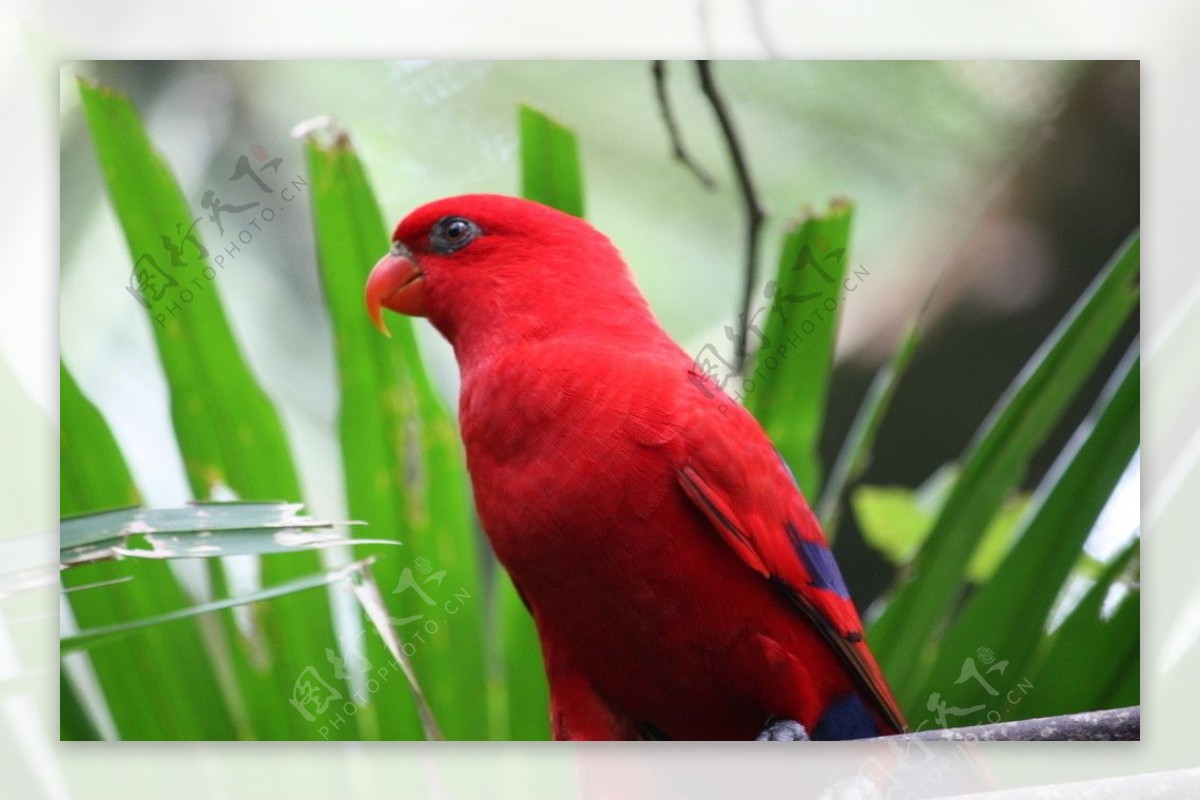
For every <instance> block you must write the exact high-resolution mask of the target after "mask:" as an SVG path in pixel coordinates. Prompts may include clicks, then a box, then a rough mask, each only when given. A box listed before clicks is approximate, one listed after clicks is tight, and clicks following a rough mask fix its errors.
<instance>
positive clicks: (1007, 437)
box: [870, 235, 1139, 708]
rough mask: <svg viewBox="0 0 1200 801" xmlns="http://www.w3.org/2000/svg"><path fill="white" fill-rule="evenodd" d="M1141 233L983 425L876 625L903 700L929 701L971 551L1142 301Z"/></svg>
mask: <svg viewBox="0 0 1200 801" xmlns="http://www.w3.org/2000/svg"><path fill="white" fill-rule="evenodd" d="M1138 254H1139V249H1138V238H1137V236H1136V235H1135V236H1134V237H1133V238H1132V239H1131V240H1130V241H1129V242H1128V243H1127V244H1126V245H1125V246H1124V247H1123V248H1122V250H1121V252H1120V253H1119V254H1118V255H1117V257H1116V258H1114V259H1113V261H1112V262H1111V263H1110V264H1109V265H1108V266H1107V267H1106V268H1105V269H1104V270H1103V272H1102V273H1101V274H1100V276H1098V277H1097V279H1096V280H1095V282H1094V283H1093V284H1092V286H1091V287H1090V288H1089V289H1088V290H1087V292H1086V293H1085V294H1084V296H1083V297H1082V298H1080V300H1079V302H1078V303H1076V305H1075V307H1074V308H1073V309H1072V310H1071V312H1070V313H1069V314H1068V315H1067V317H1066V319H1064V320H1063V321H1062V323H1061V324H1060V325H1059V327H1058V329H1057V330H1056V331H1055V332H1054V333H1053V334H1051V336H1050V337H1049V338H1048V339H1047V341H1046V342H1045V344H1044V345H1043V346H1042V347H1041V349H1039V351H1038V352H1037V353H1036V354H1035V355H1034V356H1033V358H1032V359H1031V360H1030V362H1029V364H1028V365H1027V366H1026V367H1025V369H1024V370H1022V372H1021V374H1020V375H1019V376H1017V378H1016V379H1015V380H1014V382H1013V383H1012V385H1011V386H1010V387H1009V390H1008V392H1007V393H1006V394H1005V396H1004V397H1003V398H1001V399H1000V401H999V403H998V404H997V405H996V407H995V409H994V410H993V412H992V414H991V415H990V416H989V417H988V419H987V420H986V421H985V422H984V424H983V425H982V427H981V428H980V430H979V432H978V433H977V434H976V437H975V440H974V442H973V443H972V445H971V446H970V448H969V449H968V453H967V455H966V457H965V458H964V459H963V461H962V463H963V465H964V467H963V472H962V476H961V477H960V478H959V480H958V482H957V483H956V484H955V487H954V490H953V492H952V493H951V495H950V498H949V499H948V501H947V502H946V505H945V508H944V509H943V510H942V513H941V514H940V515H939V517H938V520H937V523H936V524H935V525H934V528H933V531H932V533H931V534H930V535H929V539H928V540H927V542H926V544H925V546H924V547H923V548H922V549H921V552H920V553H919V554H918V556H917V558H916V561H915V562H914V563H913V566H912V567H913V569H912V571H911V573H910V575H909V576H908V577H907V579H906V580H905V581H904V583H903V584H901V586H900V587H899V589H898V590H897V591H896V592H895V594H894V596H893V597H892V598H891V601H890V602H889V603H888V604H887V607H886V608H885V609H884V611H883V614H882V616H881V617H880V618H879V619H878V620H877V621H876V622H875V624H874V625H873V626H872V627H871V631H870V639H871V643H872V647H873V650H874V651H875V654H876V656H877V657H878V659H879V661H880V662H881V664H882V665H883V667H884V671H885V673H886V674H887V675H888V677H889V678H890V679H891V681H892V683H893V689H894V690H895V692H896V694H897V696H898V697H899V698H900V700H901V704H902V705H903V706H905V707H907V708H911V707H913V706H915V705H917V704H919V703H920V698H919V695H918V691H919V688H920V687H921V684H922V683H923V682H924V680H925V677H926V676H927V675H928V671H929V669H930V667H931V664H932V657H933V650H932V646H934V645H935V644H936V643H937V641H938V640H939V638H940V637H941V636H942V634H943V631H944V628H945V626H946V624H947V622H948V618H949V616H950V615H951V614H952V613H953V610H954V605H955V603H956V601H957V600H958V598H959V596H960V594H961V592H962V588H963V581H964V579H965V577H966V569H967V564H968V560H969V557H970V555H971V554H972V553H973V552H974V551H975V549H976V548H977V547H978V544H979V541H980V539H981V537H982V536H983V534H984V532H985V531H987V528H988V524H989V523H990V522H991V520H992V518H993V517H994V516H995V514H996V512H997V510H998V509H999V508H1000V505H1001V504H1002V503H1003V501H1004V498H1005V497H1006V496H1007V495H1008V494H1009V492H1011V490H1012V489H1013V488H1014V487H1015V486H1017V484H1018V482H1020V481H1021V479H1022V478H1023V477H1024V475H1025V472H1026V470H1027V468H1028V466H1029V462H1030V460H1031V459H1032V458H1033V455H1034V454H1035V453H1036V452H1037V450H1038V448H1040V447H1041V445H1042V444H1043V443H1044V442H1045V439H1046V437H1047V436H1048V435H1049V434H1050V432H1051V431H1052V430H1053V429H1054V427H1055V425H1056V423H1057V422H1058V420H1059V418H1060V417H1061V415H1062V414H1063V412H1064V411H1065V410H1066V409H1067V408H1068V407H1069V405H1070V404H1071V402H1072V401H1073V400H1074V399H1075V396H1076V394H1077V393H1078V391H1079V389H1080V387H1081V386H1082V385H1083V383H1084V381H1085V380H1086V379H1087V378H1088V376H1089V375H1090V374H1091V372H1092V370H1093V369H1094V368H1095V365H1096V364H1097V362H1098V361H1099V359H1100V358H1101V357H1102V356H1103V355H1104V353H1105V352H1106V351H1107V350H1108V346H1109V345H1110V343H1111V342H1112V340H1113V338H1114V337H1115V336H1116V334H1117V333H1118V331H1119V330H1120V329H1121V326H1122V325H1123V324H1124V322H1125V320H1126V318H1127V317H1128V316H1129V314H1130V312H1131V311H1132V310H1134V309H1136V308H1137V297H1138V290H1137V275H1138V266H1139V258H1138Z"/></svg>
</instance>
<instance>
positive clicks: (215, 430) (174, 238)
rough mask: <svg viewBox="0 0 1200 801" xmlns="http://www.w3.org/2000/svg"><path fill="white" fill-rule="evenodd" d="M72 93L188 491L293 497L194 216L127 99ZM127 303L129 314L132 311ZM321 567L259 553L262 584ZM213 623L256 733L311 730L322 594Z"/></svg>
mask: <svg viewBox="0 0 1200 801" xmlns="http://www.w3.org/2000/svg"><path fill="white" fill-rule="evenodd" d="M79 91H80V96H81V98H82V101H83V110H84V114H85V117H86V120H87V124H88V129H89V131H90V133H91V137H92V142H93V144H94V145H95V148H96V154H97V156H98V158H99V163H100V168H101V173H102V175H103V177H104V183H105V186H106V188H107V190H108V196H109V199H110V201H111V203H112V207H113V210H114V211H115V213H116V216H117V219H118V221H119V222H120V224H121V229H122V231H123V233H124V235H125V241H126V243H127V245H128V246H129V253H130V258H131V262H132V264H133V266H134V268H135V269H136V270H139V271H142V273H141V275H142V276H144V277H149V278H152V279H153V280H154V281H155V282H156V283H154V284H153V289H148V290H147V291H146V292H142V291H141V290H142V288H143V282H141V281H139V280H138V279H137V278H136V277H134V276H133V275H131V273H129V272H126V271H124V270H122V271H121V272H120V273H116V272H114V275H113V280H114V281H116V280H121V281H122V282H123V283H125V284H126V288H127V289H128V291H129V293H130V295H131V296H133V298H134V300H136V301H137V303H141V304H145V305H147V306H148V308H146V313H147V318H148V321H149V323H150V327H151V330H152V331H153V332H154V339H155V343H156V345H157V347H158V353H159V357H160V359H161V362H162V367H163V372H164V373H165V377H166V380H167V386H168V389H169V392H170V403H171V419H172V422H173V423H174V428H175V436H176V438H177V440H178V443H179V448H180V451H181V453H182V455H183V462H184V467H185V469H186V472H187V478H188V483H189V485H190V486H191V489H192V493H193V495H194V497H196V498H197V499H202V500H203V499H209V498H213V497H219V495H221V494H225V493H226V492H230V493H232V494H234V495H235V496H236V497H238V498H241V499H246V500H264V499H272V498H288V499H293V500H294V499H299V498H300V487H299V481H298V479H297V475H296V470H295V467H294V465H293V463H292V457H291V451H290V448H289V447H288V443H287V441H286V439H285V438H284V434H283V427H282V425H281V424H280V421H279V417H278V415H277V414H276V412H275V409H274V407H273V406H272V405H271V402H270V400H269V399H268V398H267V396H266V394H265V393H264V392H263V390H262V388H261V387H260V386H259V385H258V382H257V381H256V380H255V377H254V376H253V374H252V373H251V371H250V369H249V367H248V365H247V364H246V361H245V359H244V357H243V355H242V353H241V350H240V348H239V347H238V345H237V342H236V341H235V340H234V337H233V332H232V331H231V330H230V327H229V324H228V321H227V320H226V317H225V312H224V310H223V308H222V306H221V301H220V297H219V295H218V289H217V285H218V283H219V280H220V273H219V272H218V271H217V269H216V268H215V267H213V266H212V265H211V264H210V263H209V262H208V261H207V260H206V259H205V258H203V257H201V256H200V255H199V253H200V252H204V253H207V250H204V251H201V248H203V244H202V239H203V236H202V235H201V234H202V229H201V227H199V224H200V221H201V220H202V219H203V217H202V216H201V215H197V214H195V213H194V212H193V211H192V210H191V208H190V207H189V206H188V203H187V201H186V200H185V199H184V196H183V193H182V192H181V191H180V189H179V187H178V185H177V184H176V182H175V178H174V176H173V175H172V174H171V172H170V169H169V168H168V167H167V165H166V163H165V162H164V161H163V159H162V158H161V157H160V156H159V155H158V154H157V153H156V152H155V150H154V148H153V146H152V145H151V143H150V140H149V137H148V136H147V135H146V132H145V130H144V128H143V127H142V123H141V120H140V119H139V118H138V114H137V111H136V109H134V107H133V104H132V103H131V102H130V101H129V99H128V98H126V97H125V96H123V95H121V94H119V93H117V92H115V91H113V90H111V89H107V88H104V87H100V86H96V85H94V84H91V83H89V82H88V81H85V80H82V79H81V80H80V81H79ZM293 185H294V186H296V185H298V184H297V183H296V182H293ZM267 202H268V203H269V202H270V201H267ZM264 219H265V217H264ZM186 232H191V236H194V237H195V238H196V239H195V242H196V244H185V237H184V234H185V233H186ZM168 242H172V243H173V244H176V245H177V247H178V249H179V254H178V255H179V257H180V258H181V259H182V260H183V261H184V262H185V263H184V264H182V265H174V264H173V263H172V258H171V256H172V254H171V253H170V252H169V250H168V248H167V243H168ZM215 261H216V259H215V258H214V259H213V262H215ZM209 272H211V273H212V274H213V278H211V279H210V278H209V277H208V273H209ZM172 281H173V282H175V283H174V284H172V283H171V282H172ZM159 290H161V292H160V291H159ZM134 300H131V302H130V309H131V310H132V309H134V308H136V306H135V303H134ZM266 302H268V301H266V300H264V303H266ZM209 565H210V574H211V575H210V578H211V581H212V583H213V585H214V586H215V588H216V590H217V592H222V591H223V590H224V585H225V578H224V575H223V573H222V571H221V568H220V567H219V566H218V565H217V563H216V562H215V561H214V562H210V563H209ZM320 566H321V565H320V557H319V555H318V554H315V553H312V552H297V553H292V554H288V555H286V556H276V557H272V558H270V559H264V560H262V564H261V577H262V582H263V584H264V585H266V586H271V585H277V584H282V583H284V582H287V581H290V580H292V579H298V578H301V577H303V576H307V575H312V574H313V573H316V572H319V570H320ZM222 623H223V626H224V630H225V637H226V641H227V646H228V649H229V652H230V654H231V658H233V659H234V669H235V671H236V674H237V676H238V681H239V682H240V683H241V686H242V687H243V689H244V690H246V692H247V693H248V694H249V695H250V696H251V697H253V698H255V699H257V700H258V702H257V703H254V704H251V705H249V706H248V708H249V709H250V711H251V713H252V715H253V717H254V720H253V726H254V730H255V736H257V737H259V738H263V739H306V738H313V737H316V736H318V734H317V732H316V731H315V729H314V727H313V726H311V725H308V722H307V721H305V720H304V719H303V718H302V716H301V715H299V714H298V713H297V711H296V710H295V709H293V708H292V706H291V704H289V703H288V699H289V698H290V697H291V693H292V690H293V688H294V685H295V682H296V681H297V679H298V677H299V676H301V675H302V673H303V672H304V671H305V670H306V669H307V668H308V667H310V666H312V665H315V664H321V663H322V662H324V660H325V650H326V649H327V648H330V647H334V646H336V643H337V640H336V638H335V636H334V631H333V623H332V618H331V613H330V608H329V605H328V603H326V602H325V599H324V598H323V597H320V594H319V593H309V594H304V595H293V596H286V597H283V598H280V599H277V600H276V602H274V603H272V604H269V605H265V606H264V607H263V608H262V609H261V610H260V615H259V619H258V621H257V623H258V626H257V627H256V629H255V631H256V634H255V635H254V636H253V637H252V638H250V639H247V638H245V637H242V636H241V635H240V633H239V632H238V631H237V629H236V626H235V625H234V621H233V618H232V616H231V615H229V614H228V613H227V614H225V615H223V616H222ZM341 682H342V680H340V679H338V680H336V681H335V683H340V684H341V686H340V687H339V691H340V692H342V693H343V694H346V693H348V692H349V687H348V686H346V685H345V684H344V683H341ZM357 727H358V724H357V721H356V720H355V719H350V720H349V721H348V722H347V723H346V725H345V726H342V727H339V728H337V729H336V732H335V734H336V736H338V737H347V738H351V739H353V738H354V737H356V736H357Z"/></svg>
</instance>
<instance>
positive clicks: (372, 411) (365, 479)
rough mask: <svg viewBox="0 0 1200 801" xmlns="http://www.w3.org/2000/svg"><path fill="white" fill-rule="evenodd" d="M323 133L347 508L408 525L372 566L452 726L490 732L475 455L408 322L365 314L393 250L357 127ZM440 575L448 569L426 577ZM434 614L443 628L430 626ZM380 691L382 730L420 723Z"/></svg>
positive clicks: (318, 214) (375, 651) (450, 732)
mask: <svg viewBox="0 0 1200 801" xmlns="http://www.w3.org/2000/svg"><path fill="white" fill-rule="evenodd" d="M328 133H329V132H328V131H324V130H322V131H314V132H313V135H312V136H310V137H309V139H308V141H307V142H306V144H305V150H306V153H307V158H308V168H309V176H310V180H311V183H312V186H313V214H314V225H315V230H316V237H317V242H316V244H317V254H318V263H319V266H320V270H321V280H322V285H323V287H324V291H325V297H326V300H327V303H328V307H329V312H330V317H331V320H332V323H333V328H334V342H335V344H336V348H337V351H336V359H337V365H338V377H339V383H340V389H341V401H340V406H339V410H338V430H339V434H340V444H341V451H342V463H343V471H344V475H345V480H346V498H347V502H348V505H349V511H350V514H351V515H352V516H353V517H355V518H356V519H359V520H364V521H366V523H367V531H368V532H369V533H370V534H371V535H372V536H376V537H390V538H397V539H399V538H403V539H404V541H405V552H406V557H407V558H406V561H405V562H404V563H402V562H401V561H400V560H399V559H397V558H384V559H380V560H379V561H378V562H376V564H375V566H374V568H373V573H374V575H375V577H376V580H377V581H378V582H379V584H380V586H382V587H385V588H387V589H388V590H390V591H391V592H390V593H389V594H388V596H387V601H388V604H389V607H390V608H391V609H392V612H393V614H394V615H395V616H396V617H398V618H401V619H412V620H413V622H412V623H411V624H409V625H408V626H407V627H404V626H401V627H400V629H399V632H398V633H399V635H400V636H401V637H402V638H407V639H408V640H409V646H410V649H411V650H413V653H412V655H411V658H412V662H413V669H414V670H415V672H416V676H417V678H418V679H419V681H420V683H421V686H422V687H423V688H424V690H425V692H426V694H427V696H428V699H429V703H430V705H431V707H432V710H433V713H434V715H436V717H437V720H438V722H439V723H440V725H441V726H442V728H443V730H444V733H445V735H446V736H447V737H448V738H450V739H482V738H484V737H486V736H487V714H486V710H487V703H486V698H487V692H486V683H485V675H484V674H485V666H484V652H483V608H482V604H483V599H482V596H483V593H482V591H481V589H480V586H481V583H480V568H479V563H478V561H479V560H478V557H477V554H478V544H477V542H476V535H475V528H474V525H473V523H472V520H471V517H470V508H471V506H470V498H469V494H468V481H467V475H466V468H465V465H464V463H463V457H462V453H461V449H460V446H459V444H458V437H457V434H456V432H455V429H454V423H453V420H452V419H451V417H450V415H449V414H448V413H447V412H446V410H445V409H444V407H443V406H442V404H441V402H440V401H439V399H438V398H437V396H436V395H435V394H434V392H433V388H432V386H431V385H430V382H429V379H428V376H427V375H426V373H425V370H424V367H423V365H422V362H421V356H420V352H419V351H418V349H417V343H416V339H415V337H414V334H413V328H412V322H411V321H410V320H409V319H408V318H404V317H399V316H397V317H394V318H393V319H392V320H391V321H390V328H391V331H392V338H391V339H390V340H389V339H386V338H384V337H383V336H381V335H380V334H379V332H378V331H376V330H375V329H374V327H373V326H372V325H371V322H370V320H369V318H368V316H367V313H366V308H365V305H364V302H363V290H364V287H365V286H366V281H367V276H368V275H369V274H370V271H371V268H372V267H373V266H374V264H375V262H376V261H377V260H378V259H379V258H380V257H381V256H382V255H383V254H384V253H386V252H387V249H388V243H389V241H390V236H389V233H388V228H387V227H385V224H384V220H383V216H382V214H381V213H380V209H379V204H378V202H377V201H376V199H375V195H374V193H373V192H372V190H371V186H370V183H369V181H368V180H367V176H366V173H365V171H364V169H363V165H362V163H361V162H360V160H359V158H358V155H357V154H356V153H355V151H354V149H353V147H352V145H351V143H350V140H349V138H348V137H347V136H346V135H345V134H344V133H341V132H337V133H336V135H334V136H333V137H332V141H328V142H325V141H322V140H323V139H326V138H329V137H327V136H326V134H328ZM438 575H442V576H444V580H442V579H438V583H437V584H436V585H432V584H429V583H428V582H429V581H430V580H431V577H432V576H438ZM439 593H440V594H439ZM459 595H461V596H463V597H462V598H461V599H460V600H458V601H456V600H454V599H455V597H456V596H459ZM447 604H450V607H449V608H450V609H453V610H454V612H453V613H450V612H448V611H447V608H446V605H447ZM418 616H422V619H420V620H418V619H417V617H418ZM431 625H432V626H435V627H436V629H437V630H436V632H435V633H430V632H429V631H428V629H427V628H423V627H426V626H431ZM418 638H419V639H418ZM369 643H370V644H369V654H370V658H371V660H372V661H376V660H379V661H385V660H386V659H388V658H390V657H389V656H388V651H387V649H386V643H385V642H383V641H382V640H381V639H380V638H378V637H372V638H371V639H370V641H369ZM372 703H373V704H375V705H376V706H377V711H378V715H377V717H378V720H379V727H380V728H379V735H380V736H381V737H384V738H386V739H412V738H419V737H421V736H422V729H421V726H420V722H419V720H418V718H417V710H416V708H415V707H414V706H413V703H412V699H411V698H410V697H408V695H407V694H405V693H402V692H396V691H392V690H389V691H388V692H386V693H380V694H377V696H376V697H374V698H373V699H372Z"/></svg>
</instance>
